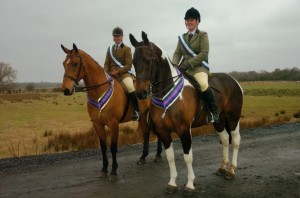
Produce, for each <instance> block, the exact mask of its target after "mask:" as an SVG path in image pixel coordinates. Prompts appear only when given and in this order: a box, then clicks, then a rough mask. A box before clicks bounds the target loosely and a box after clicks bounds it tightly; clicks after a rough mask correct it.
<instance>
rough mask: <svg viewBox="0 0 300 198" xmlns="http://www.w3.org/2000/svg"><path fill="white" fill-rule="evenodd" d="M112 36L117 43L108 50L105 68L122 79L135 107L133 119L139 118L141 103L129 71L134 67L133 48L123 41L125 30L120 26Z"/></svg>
mask: <svg viewBox="0 0 300 198" xmlns="http://www.w3.org/2000/svg"><path fill="white" fill-rule="evenodd" d="M112 36H113V40H114V42H115V43H114V45H112V46H110V47H109V48H108V50H107V53H106V58H105V63H104V70H105V71H106V72H108V73H109V74H110V75H112V76H114V77H118V78H120V79H121V80H122V82H123V84H124V85H125V86H126V88H127V90H128V93H129V97H130V100H131V102H132V105H133V108H134V112H133V115H132V119H133V120H139V117H140V115H139V104H138V100H137V98H136V95H135V88H134V85H133V79H132V75H131V74H130V73H129V71H130V70H131V67H132V54H131V49H130V47H128V46H127V45H125V44H124V43H123V30H122V29H121V28H120V27H116V28H114V29H113V32H112Z"/></svg>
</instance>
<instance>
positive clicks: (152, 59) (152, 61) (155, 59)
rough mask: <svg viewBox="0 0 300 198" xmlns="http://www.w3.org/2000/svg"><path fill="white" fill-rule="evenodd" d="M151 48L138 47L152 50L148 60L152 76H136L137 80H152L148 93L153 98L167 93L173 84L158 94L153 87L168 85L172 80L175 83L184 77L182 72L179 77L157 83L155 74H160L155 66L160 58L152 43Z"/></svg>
mask: <svg viewBox="0 0 300 198" xmlns="http://www.w3.org/2000/svg"><path fill="white" fill-rule="evenodd" d="M149 44H150V46H138V47H136V49H141V48H144V49H150V52H151V56H150V57H149V58H147V60H149V61H150V67H151V68H150V74H149V76H138V75H137V76H136V79H140V80H150V84H149V89H148V91H147V94H150V95H152V96H158V95H159V94H161V93H163V92H165V91H166V90H169V89H170V88H171V87H172V86H173V84H170V85H168V86H167V87H165V88H164V89H163V90H161V91H159V92H157V93H153V87H155V86H159V85H162V84H164V83H167V82H169V81H170V80H172V79H174V78H176V79H175V81H174V83H175V82H176V81H177V80H179V79H180V77H181V76H182V73H181V72H180V74H178V75H177V76H172V77H170V78H167V79H164V80H162V81H156V80H155V74H156V73H157V72H158V71H155V69H154V68H155V65H158V57H157V55H155V53H154V52H153V51H154V49H153V44H152V43H151V42H149Z"/></svg>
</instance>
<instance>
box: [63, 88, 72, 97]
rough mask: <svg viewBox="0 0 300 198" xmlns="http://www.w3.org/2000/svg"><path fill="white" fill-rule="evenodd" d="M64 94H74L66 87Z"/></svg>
mask: <svg viewBox="0 0 300 198" xmlns="http://www.w3.org/2000/svg"><path fill="white" fill-rule="evenodd" d="M64 94H65V95H66V96H69V95H72V93H71V91H70V89H65V90H64Z"/></svg>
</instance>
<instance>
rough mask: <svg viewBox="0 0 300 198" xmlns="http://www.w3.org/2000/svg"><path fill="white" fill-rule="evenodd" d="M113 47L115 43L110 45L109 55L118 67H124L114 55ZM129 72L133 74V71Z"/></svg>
mask: <svg viewBox="0 0 300 198" xmlns="http://www.w3.org/2000/svg"><path fill="white" fill-rule="evenodd" d="M113 48H114V45H111V46H109V55H110V57H111V60H112V61H113V62H114V63H115V64H116V65H117V66H118V67H121V68H122V67H124V66H123V65H122V64H121V63H120V62H119V61H118V60H117V59H116V58H115V57H114V55H113ZM128 73H130V74H132V71H128Z"/></svg>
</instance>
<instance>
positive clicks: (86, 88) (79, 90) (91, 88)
mask: <svg viewBox="0 0 300 198" xmlns="http://www.w3.org/2000/svg"><path fill="white" fill-rule="evenodd" d="M112 80H113V79H112V78H110V79H109V80H107V81H105V82H104V83H101V84H98V85H93V86H88V87H79V86H75V87H74V91H75V92H86V91H89V90H93V89H97V88H98V87H101V86H103V85H105V84H107V83H111V81H112Z"/></svg>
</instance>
